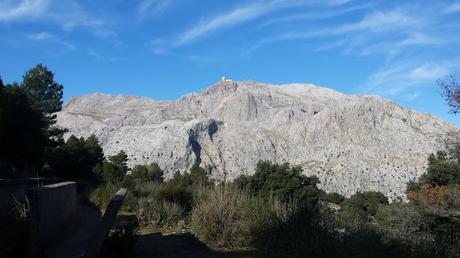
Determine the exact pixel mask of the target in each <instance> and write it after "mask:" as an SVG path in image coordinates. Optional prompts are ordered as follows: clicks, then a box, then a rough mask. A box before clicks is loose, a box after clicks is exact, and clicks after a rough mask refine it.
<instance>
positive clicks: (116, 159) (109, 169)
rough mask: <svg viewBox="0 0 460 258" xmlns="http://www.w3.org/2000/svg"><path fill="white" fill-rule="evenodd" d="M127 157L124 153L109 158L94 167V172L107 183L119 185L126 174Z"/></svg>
mask: <svg viewBox="0 0 460 258" xmlns="http://www.w3.org/2000/svg"><path fill="white" fill-rule="evenodd" d="M127 161H128V156H127V155H126V153H125V152H124V151H120V152H118V153H117V154H115V155H113V156H110V157H109V158H108V160H105V161H104V162H102V164H99V165H97V166H96V167H95V169H94V170H95V172H96V173H97V174H99V175H100V176H102V178H103V179H104V180H105V181H106V182H107V183H115V184H117V183H121V181H122V180H123V178H124V177H125V175H126V172H128V165H127Z"/></svg>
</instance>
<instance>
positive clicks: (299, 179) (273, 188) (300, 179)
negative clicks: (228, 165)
mask: <svg viewBox="0 0 460 258" xmlns="http://www.w3.org/2000/svg"><path fill="white" fill-rule="evenodd" d="M318 183H319V180H318V178H317V177H315V176H311V177H307V176H305V175H302V169H301V168H300V167H297V166H293V167H291V166H290V165H289V163H284V164H281V165H279V164H272V163H271V162H269V161H259V162H258V163H257V166H256V172H255V174H254V175H253V176H243V177H241V178H239V179H237V180H236V184H237V185H238V186H239V187H240V188H245V189H248V190H249V191H250V192H251V193H253V194H255V195H260V196H262V197H263V198H271V197H276V198H279V199H280V200H281V201H299V202H301V203H304V204H308V203H316V202H317V201H318V199H319V197H320V196H321V195H322V194H323V192H322V191H320V190H319V189H318V188H317V187H316V185H317V184H318Z"/></svg>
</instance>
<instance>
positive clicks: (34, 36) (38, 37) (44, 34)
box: [29, 32, 54, 40]
mask: <svg viewBox="0 0 460 258" xmlns="http://www.w3.org/2000/svg"><path fill="white" fill-rule="evenodd" d="M29 38H30V39H33V40H46V39H52V38H54V36H53V35H51V34H50V33H48V32H39V33H35V34H31V35H29Z"/></svg>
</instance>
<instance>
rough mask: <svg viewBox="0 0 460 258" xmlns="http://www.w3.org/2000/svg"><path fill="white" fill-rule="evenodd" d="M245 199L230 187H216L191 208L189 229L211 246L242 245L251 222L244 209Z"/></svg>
mask: <svg viewBox="0 0 460 258" xmlns="http://www.w3.org/2000/svg"><path fill="white" fill-rule="evenodd" d="M248 200H249V197H248V195H246V194H244V193H243V192H241V191H238V190H236V189H234V188H225V187H217V188H216V189H215V190H213V191H212V193H211V194H210V195H209V199H208V200H206V201H202V202H201V203H198V204H197V206H196V207H194V209H193V210H192V225H191V227H192V232H193V233H194V234H195V236H197V237H198V238H199V239H200V240H201V241H203V242H205V243H207V244H208V245H210V246H213V247H220V248H235V247H246V246H247V245H248V244H249V242H250V223H251V221H250V219H249V218H248V213H247V210H246V209H245V205H247V202H248Z"/></svg>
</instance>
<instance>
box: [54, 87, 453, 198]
mask: <svg viewBox="0 0 460 258" xmlns="http://www.w3.org/2000/svg"><path fill="white" fill-rule="evenodd" d="M57 117H58V125H60V126H62V127H66V128H69V132H68V133H67V134H66V137H67V136H68V135H70V134H75V135H77V136H83V137H87V136H89V135H90V134H93V133H94V134H96V136H98V138H99V139H100V141H101V145H102V146H103V148H104V152H105V153H106V154H107V155H111V154H114V153H115V152H117V151H119V150H122V149H123V150H125V151H126V152H127V153H128V156H129V158H130V165H131V166H132V165H135V164H143V163H148V162H157V163H159V164H160V167H162V168H163V169H164V170H165V171H166V173H167V177H171V176H172V174H173V173H175V172H176V171H185V170H186V169H187V168H189V167H190V166H191V165H192V164H193V163H195V162H198V163H201V165H202V166H203V167H205V168H206V170H207V171H208V172H209V173H210V175H211V176H212V177H213V178H216V179H219V180H231V179H234V178H235V177H237V176H238V175H240V174H251V173H253V172H254V167H255V163H256V162H257V161H258V160H261V159H266V160H271V161H274V162H290V163H291V164H295V165H301V166H302V167H303V168H304V172H305V173H306V174H307V175H317V176H318V177H319V179H320V181H321V185H320V187H321V188H323V189H325V190H326V191H335V192H339V193H342V194H345V195H347V196H349V195H351V194H353V193H354V192H356V191H368V190H376V191H381V192H383V193H384V194H386V195H387V196H389V197H390V198H395V197H398V196H403V194H404V190H405V184H406V183H407V182H408V181H410V180H414V179H416V178H417V177H418V176H420V175H421V174H422V173H423V172H424V167H425V166H426V159H427V156H428V154H429V153H432V152H435V151H437V150H443V149H445V148H446V147H445V146H446V142H448V141H451V138H452V137H453V135H458V129H457V128H456V127H455V126H453V125H450V124H448V123H446V122H444V121H441V120H440V119H438V118H436V117H434V116H432V115H430V114H427V113H421V112H417V111H415V110H412V109H407V108H404V107H401V106H399V105H397V104H395V103H393V102H391V101H389V100H387V99H385V98H382V97H380V96H369V95H345V94H342V93H340V92H337V91H334V90H331V89H327V88H322V87H318V86H315V85H313V84H298V83H291V84H283V85H272V84H268V83H256V82H252V81H243V82H236V81H221V82H218V83H216V84H213V85H211V86H210V87H208V88H206V89H204V90H202V91H200V92H198V93H190V94H186V95H184V96H182V97H181V98H179V99H177V100H171V101H164V100H161V101H158V100H153V99H149V98H146V97H136V96H125V95H107V94H90V95H85V96H80V97H75V98H72V99H71V100H69V102H68V103H67V104H66V105H65V106H64V108H63V110H62V111H61V112H59V113H57Z"/></svg>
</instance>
